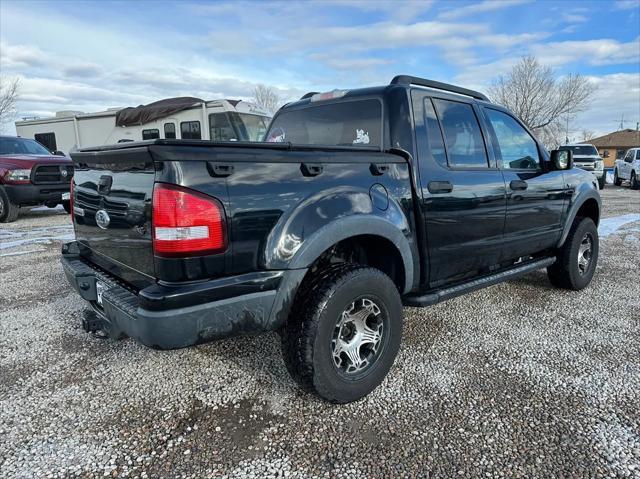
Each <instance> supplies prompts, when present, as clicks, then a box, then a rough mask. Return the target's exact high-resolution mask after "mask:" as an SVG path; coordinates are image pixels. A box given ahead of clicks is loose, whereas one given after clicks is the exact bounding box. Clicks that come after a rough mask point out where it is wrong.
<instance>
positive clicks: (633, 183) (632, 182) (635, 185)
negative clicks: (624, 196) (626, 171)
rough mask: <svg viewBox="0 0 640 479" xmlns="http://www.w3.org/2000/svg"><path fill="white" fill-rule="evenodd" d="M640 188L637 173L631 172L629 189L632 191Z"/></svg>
mask: <svg viewBox="0 0 640 479" xmlns="http://www.w3.org/2000/svg"><path fill="white" fill-rule="evenodd" d="M639 187H640V182H638V177H637V176H636V172H635V171H632V172H631V179H630V180H629V188H631V189H632V190H637V189H638V188H639Z"/></svg>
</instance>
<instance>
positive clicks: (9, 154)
mask: <svg viewBox="0 0 640 479" xmlns="http://www.w3.org/2000/svg"><path fill="white" fill-rule="evenodd" d="M72 176H73V162H72V161H71V160H70V159H69V158H67V157H65V156H58V155H54V154H52V153H51V152H50V151H49V150H47V149H46V148H45V147H44V146H42V145H41V144H40V143H38V142H37V141H35V140H30V139H28V138H20V137H15V136H0V223H8V222H10V221H15V220H16V218H17V217H18V214H19V212H20V207H24V206H38V205H46V206H49V207H55V206H56V205H59V204H62V205H63V206H64V209H65V210H66V211H67V212H70V206H69V185H70V181H71V177H72Z"/></svg>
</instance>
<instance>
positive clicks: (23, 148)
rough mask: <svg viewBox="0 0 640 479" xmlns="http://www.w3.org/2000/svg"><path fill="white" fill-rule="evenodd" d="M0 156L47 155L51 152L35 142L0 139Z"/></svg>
mask: <svg viewBox="0 0 640 479" xmlns="http://www.w3.org/2000/svg"><path fill="white" fill-rule="evenodd" d="M0 155H47V156H50V155H51V152H50V151H49V150H47V149H46V148H45V147H44V146H42V145H41V144H40V143H38V142H37V141H35V140H29V139H27V138H12V137H9V138H0Z"/></svg>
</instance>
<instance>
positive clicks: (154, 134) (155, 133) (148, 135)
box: [142, 128, 160, 140]
mask: <svg viewBox="0 0 640 479" xmlns="http://www.w3.org/2000/svg"><path fill="white" fill-rule="evenodd" d="M156 138H160V130H158V129H157V128H153V129H150V130H142V139H143V140H155V139H156Z"/></svg>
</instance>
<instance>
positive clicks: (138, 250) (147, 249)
mask: <svg viewBox="0 0 640 479" xmlns="http://www.w3.org/2000/svg"><path fill="white" fill-rule="evenodd" d="M71 157H72V158H73V160H74V163H75V174H74V198H73V200H74V227H75V232H76V239H77V241H78V243H79V247H80V251H81V254H82V256H84V257H87V258H89V259H90V260H91V261H92V262H94V263H95V264H97V265H98V266H101V267H103V268H105V269H107V270H108V271H110V272H112V273H113V274H115V275H116V276H118V277H119V278H122V279H123V280H125V281H127V282H129V283H131V284H133V285H135V286H137V287H144V286H145V285H147V284H149V283H150V282H153V281H154V258H153V247H152V239H151V209H152V203H151V200H152V195H153V184H154V181H155V168H154V163H153V159H152V158H151V155H150V154H149V151H148V149H147V147H146V146H145V147H136V148H127V149H114V150H107V151H90V152H77V153H73V154H72V155H71Z"/></svg>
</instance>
